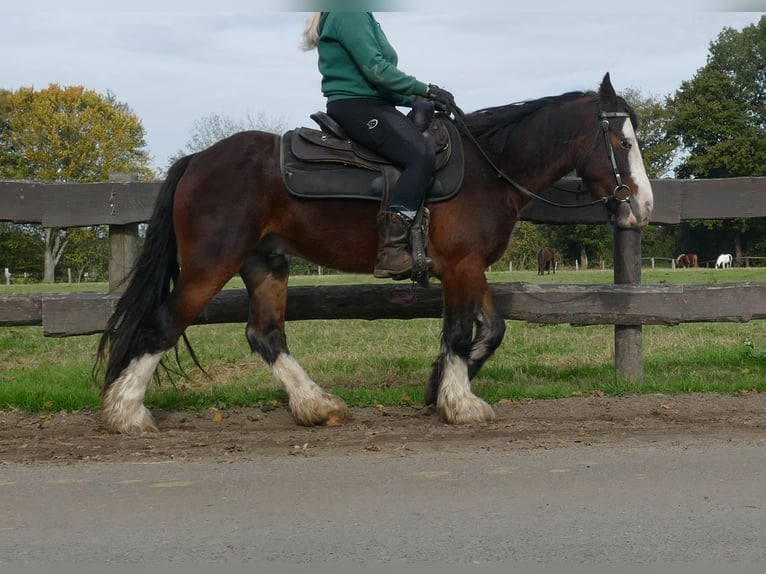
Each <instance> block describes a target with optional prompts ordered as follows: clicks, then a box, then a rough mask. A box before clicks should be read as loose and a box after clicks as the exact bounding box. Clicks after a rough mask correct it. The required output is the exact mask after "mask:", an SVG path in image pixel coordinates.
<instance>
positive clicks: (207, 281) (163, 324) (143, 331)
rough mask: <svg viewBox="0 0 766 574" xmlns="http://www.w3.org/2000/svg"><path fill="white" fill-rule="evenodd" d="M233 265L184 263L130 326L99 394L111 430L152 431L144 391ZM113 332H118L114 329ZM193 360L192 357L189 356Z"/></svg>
mask: <svg viewBox="0 0 766 574" xmlns="http://www.w3.org/2000/svg"><path fill="white" fill-rule="evenodd" d="M237 266H238V264H236V263H234V264H232V263H231V262H230V263H229V266H228V267H225V266H221V267H218V268H216V269H215V270H213V271H211V269H210V268H199V269H195V268H194V267H193V266H192V264H188V265H185V266H184V267H183V268H182V270H181V274H180V276H179V279H178V282H177V284H176V286H175V288H174V289H173V292H172V293H171V294H170V295H169V296H168V298H167V299H166V300H165V301H164V302H163V303H162V304H161V305H160V307H159V308H158V309H157V310H156V312H154V313H152V315H151V316H150V317H148V316H147V317H145V318H144V319H143V323H142V324H141V326H140V328H138V329H136V330H135V334H134V336H133V337H131V338H130V339H131V340H130V341H129V344H130V350H129V353H128V354H127V357H128V358H126V359H125V360H124V364H125V366H124V368H122V370H121V371H120V372H119V375H118V376H116V377H114V378H113V379H109V380H108V382H107V384H106V386H105V387H104V390H103V393H102V396H101V408H102V416H103V418H104V421H105V423H106V425H107V426H108V427H109V428H111V429H112V430H114V431H116V432H120V433H125V434H136V433H141V432H146V431H157V425H156V424H155V422H154V419H153V418H152V415H151V413H150V412H149V410H148V409H147V408H146V407H145V406H144V395H145V394H146V389H147V387H148V385H149V382H150V381H151V379H152V376H153V375H154V372H155V370H156V369H157V366H158V365H159V363H160V361H161V360H162V357H163V356H164V355H165V353H166V352H167V351H168V350H169V349H172V348H173V347H174V346H175V344H176V343H177V342H178V339H179V338H180V337H181V335H182V334H183V332H184V331H185V329H186V328H187V327H188V326H189V325H190V324H191V323H192V321H194V319H195V318H196V317H197V315H199V313H200V312H201V311H202V309H203V308H204V307H205V304H206V303H207V302H208V301H209V300H210V299H211V298H212V297H213V296H214V295H215V294H216V293H217V292H218V291H220V290H221V288H222V287H223V286H224V285H225V284H226V281H228V279H229V278H231V277H232V275H234V273H235V272H236V269H237ZM118 334H119V331H118ZM195 361H196V359H195Z"/></svg>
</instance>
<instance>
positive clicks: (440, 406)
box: [436, 356, 495, 425]
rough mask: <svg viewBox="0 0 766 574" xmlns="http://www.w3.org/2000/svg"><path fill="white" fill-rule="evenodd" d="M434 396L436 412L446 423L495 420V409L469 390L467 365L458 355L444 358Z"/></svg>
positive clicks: (461, 423)
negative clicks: (436, 391) (435, 396)
mask: <svg viewBox="0 0 766 574" xmlns="http://www.w3.org/2000/svg"><path fill="white" fill-rule="evenodd" d="M442 373H443V374H442V380H441V384H440V385H439V395H438V397H437V398H436V412H437V414H438V415H439V418H440V419H441V420H442V421H443V422H445V423H448V424H453V425H463V424H472V423H488V422H491V421H493V420H495V411H493V410H492V407H491V406H489V405H488V404H487V403H486V402H485V401H483V400H482V399H480V398H479V397H477V396H476V395H474V394H473V392H471V382H470V381H469V380H468V367H467V365H466V363H465V361H464V360H463V359H461V358H459V357H455V356H450V357H447V358H446V359H445V362H444V368H443V370H442Z"/></svg>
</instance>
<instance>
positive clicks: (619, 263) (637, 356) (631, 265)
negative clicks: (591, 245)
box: [614, 226, 644, 381]
mask: <svg viewBox="0 0 766 574" xmlns="http://www.w3.org/2000/svg"><path fill="white" fill-rule="evenodd" d="M614 283H615V285H618V284H622V285H637V284H639V283H641V230H639V229H621V228H619V227H617V226H615V228H614ZM626 303H628V301H626ZM614 367H615V369H616V371H617V374H618V375H620V376H622V377H624V378H626V379H630V380H632V381H643V379H644V347H643V327H642V326H641V325H615V326H614Z"/></svg>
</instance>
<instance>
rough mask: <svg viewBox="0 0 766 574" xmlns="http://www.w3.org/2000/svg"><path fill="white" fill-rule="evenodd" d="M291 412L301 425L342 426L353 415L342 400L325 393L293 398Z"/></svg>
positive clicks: (291, 398) (291, 399)
mask: <svg viewBox="0 0 766 574" xmlns="http://www.w3.org/2000/svg"><path fill="white" fill-rule="evenodd" d="M289 404H290V412H291V413H292V415H293V420H295V422H296V423H298V424H299V425H303V426H307V427H313V426H321V425H324V426H341V425H343V424H345V423H346V422H347V421H348V420H349V419H351V413H350V411H349V410H348V407H347V406H346V403H344V402H343V401H342V400H341V399H339V398H338V397H336V396H334V395H331V394H329V393H325V392H317V393H312V394H311V395H310V396H305V395H304V396H291V397H290V402H289Z"/></svg>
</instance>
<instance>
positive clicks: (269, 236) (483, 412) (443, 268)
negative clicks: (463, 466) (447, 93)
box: [94, 73, 653, 433]
mask: <svg viewBox="0 0 766 574" xmlns="http://www.w3.org/2000/svg"><path fill="white" fill-rule="evenodd" d="M458 118H460V123H461V124H462V130H461V139H462V140H463V145H464V178H463V182H462V184H461V188H460V192H459V193H458V194H457V195H455V196H453V197H452V198H451V199H449V200H446V201H441V202H438V203H431V204H429V208H430V227H429V235H428V257H429V258H430V260H431V263H430V264H431V269H430V271H431V274H432V276H434V277H436V278H438V279H439V280H440V281H441V283H442V289H443V306H444V313H443V329H442V334H441V351H440V353H439V355H438V358H437V359H436V361H435V363H434V366H433V369H432V372H431V375H430V378H429V380H428V381H427V383H426V391H425V400H426V403H427V404H428V405H434V406H435V411H436V413H437V414H438V416H439V418H440V419H441V420H442V421H444V422H446V423H454V424H458V423H480V422H486V421H490V420H492V419H493V418H494V411H493V410H492V407H491V406H490V405H489V404H488V403H486V402H485V401H484V400H482V399H481V398H479V397H477V396H476V395H475V394H474V393H473V392H472V390H471V380H472V379H473V378H474V377H475V376H476V374H477V372H478V371H479V369H480V368H481V367H482V365H483V364H484V363H485V361H486V360H487V359H488V358H489V357H490V356H491V355H492V354H493V353H494V351H495V350H496V349H497V347H498V346H499V345H500V343H501V341H502V340H503V336H504V334H505V320H504V318H503V317H502V316H501V315H500V314H499V313H498V311H497V310H496V308H495V305H494V303H493V300H492V295H491V292H490V290H489V287H488V284H487V279H486V277H485V274H484V273H485V269H487V268H488V267H489V266H490V265H491V264H492V263H493V262H495V261H497V260H498V259H499V258H500V257H501V256H502V255H503V253H504V252H505V250H506V247H507V246H508V242H509V239H510V235H511V231H512V230H513V227H514V224H515V223H516V219H517V217H518V214H519V211H520V210H521V208H522V207H523V206H524V205H525V204H526V203H528V202H529V201H530V197H531V196H535V195H536V194H539V193H540V192H542V191H543V190H545V189H546V188H547V187H549V186H550V185H551V184H552V183H554V182H555V181H557V180H558V179H560V178H562V177H563V176H565V175H567V174H569V173H571V172H572V171H576V173H577V174H578V175H579V177H580V178H581V179H582V183H583V185H584V186H585V187H586V188H587V190H588V191H589V192H590V193H591V195H592V196H593V197H594V198H596V199H598V200H602V201H603V202H604V205H605V214H606V212H607V210H609V211H611V213H612V214H613V215H614V219H615V223H616V225H618V226H621V227H623V228H640V227H643V226H645V225H646V224H647V223H648V221H649V216H650V214H651V211H652V207H653V198H652V189H651V185H650V182H649V179H648V178H647V175H646V172H645V170H644V165H643V162H642V158H641V152H640V150H639V146H638V142H637V140H636V133H635V129H636V125H637V123H636V122H637V121H636V115H635V112H634V110H633V109H632V108H631V106H630V105H629V104H628V103H627V102H626V101H625V100H624V99H623V98H622V97H620V96H618V95H617V94H616V93H615V90H614V88H613V87H612V83H611V80H610V78H609V74H608V73H607V74H606V75H605V76H604V78H603V80H602V82H601V84H600V86H599V89H598V91H597V92H593V91H590V92H568V93H565V94H561V95H559V96H550V97H544V98H540V99H537V100H532V101H527V102H522V103H516V104H510V105H504V106H498V107H489V108H485V109H482V110H479V111H476V112H473V113H470V114H467V115H465V116H463V115H462V113H461V114H458V113H457V112H455V121H456V122H457V120H458ZM280 140H281V138H280V136H279V135H276V134H271V133H264V132H259V131H248V132H241V133H238V134H235V135H233V136H231V137H228V138H226V139H223V140H221V141H220V142H218V143H216V144H214V145H212V146H211V147H209V148H208V149H206V150H204V151H201V152H198V153H195V154H192V155H188V156H185V157H183V158H181V159H179V160H178V161H177V162H176V163H175V164H174V165H173V166H172V167H171V168H170V170H169V171H168V174H167V178H166V179H165V181H164V183H163V184H162V186H161V189H160V191H159V195H158V197H157V202H156V205H155V208H154V212H153V215H152V217H151V219H150V221H149V226H148V230H147V234H146V239H145V242H144V247H143V250H142V252H141V254H140V256H139V259H138V261H137V263H136V266H135V268H134V270H133V272H132V274H131V277H130V280H129V283H128V284H127V287H126V289H125V291H124V293H123V294H122V296H121V298H120V299H119V301H118V302H117V305H116V307H115V310H114V313H113V314H112V316H111V317H110V319H109V320H108V322H107V325H106V326H105V330H104V333H103V335H102V337H101V339H100V342H99V345H98V353H97V357H96V364H95V365H94V373H96V376H97V377H99V378H100V376H101V373H103V377H104V385H103V389H102V393H101V408H102V416H103V419H104V423H105V425H106V426H108V427H109V428H110V429H111V430H113V431H115V432H122V433H141V432H144V431H156V430H157V426H156V424H155V422H154V419H153V417H152V415H151V413H150V412H149V410H148V409H147V408H146V407H145V405H144V396H145V392H146V389H147V386H148V384H149V382H150V380H151V379H152V376H153V374H154V373H155V371H156V369H157V367H158V365H159V364H160V362H161V359H162V357H163V356H164V355H165V354H166V352H167V351H169V350H170V349H172V348H174V347H176V345H177V343H178V342H179V339H180V338H183V339H184V341H185V342H186V343H187V345H188V341H187V340H186V334H185V330H186V328H187V327H188V326H189V325H190V324H191V323H192V321H193V320H194V318H195V317H197V315H199V313H200V312H201V311H202V310H203V308H204V306H205V304H206V303H207V302H208V301H210V299H211V298H212V297H213V296H214V295H215V294H216V293H217V292H218V291H220V290H221V289H222V288H223V286H224V285H225V284H226V282H227V281H229V279H230V278H232V277H233V276H234V275H235V274H237V273H239V274H240V275H241V277H242V279H243V280H244V283H245V286H246V288H247V291H248V293H249V296H250V311H249V316H248V318H247V324H246V327H245V337H246V339H247V341H248V343H249V345H250V348H251V350H252V351H253V352H257V353H258V354H259V355H260V356H261V357H262V358H263V360H264V361H265V362H266V364H267V365H269V366H270V368H271V369H272V373H273V374H274V376H275V377H276V379H277V380H279V381H280V382H281V384H282V385H283V387H284V389H285V391H286V392H287V395H288V398H289V400H288V406H289V408H290V411H291V414H292V416H293V419H294V420H295V422H296V423H298V424H301V425H319V424H326V423H327V422H329V421H342V420H345V419H346V418H347V417H348V414H349V413H348V409H347V407H346V405H345V404H344V403H343V401H342V400H341V399H339V398H337V397H335V396H333V395H331V394H329V393H327V392H325V391H324V390H323V389H322V388H321V387H320V386H319V385H318V384H317V383H316V382H314V381H313V380H312V379H311V377H310V376H309V375H308V374H307V373H306V372H305V371H304V370H303V368H302V367H301V366H300V364H299V363H298V361H297V360H296V358H295V357H294V356H293V355H292V354H291V352H290V350H289V348H288V345H287V339H286V336H285V329H284V322H285V308H286V305H287V282H288V274H289V261H290V260H289V257H290V255H291V254H296V255H298V256H300V257H303V258H305V259H307V260H310V261H313V262H314V263H317V264H319V265H323V266H326V267H331V268H334V269H338V270H341V271H345V272H351V273H372V270H373V265H374V263H375V256H376V251H377V242H378V236H377V229H376V225H375V218H376V215H377V213H378V209H379V205H378V204H376V202H373V201H362V200H354V199H344V198H336V199H327V200H324V199H323V200H313V199H302V198H297V197H294V196H293V195H291V194H290V193H288V190H287V188H286V186H285V183H284V180H283V178H282V174H281V172H280ZM190 351H191V356H192V358H193V359H194V362H195V363H197V361H196V357H195V355H194V352H193V350H191V348H190ZM197 365H198V366H199V364H198V363H197Z"/></svg>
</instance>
